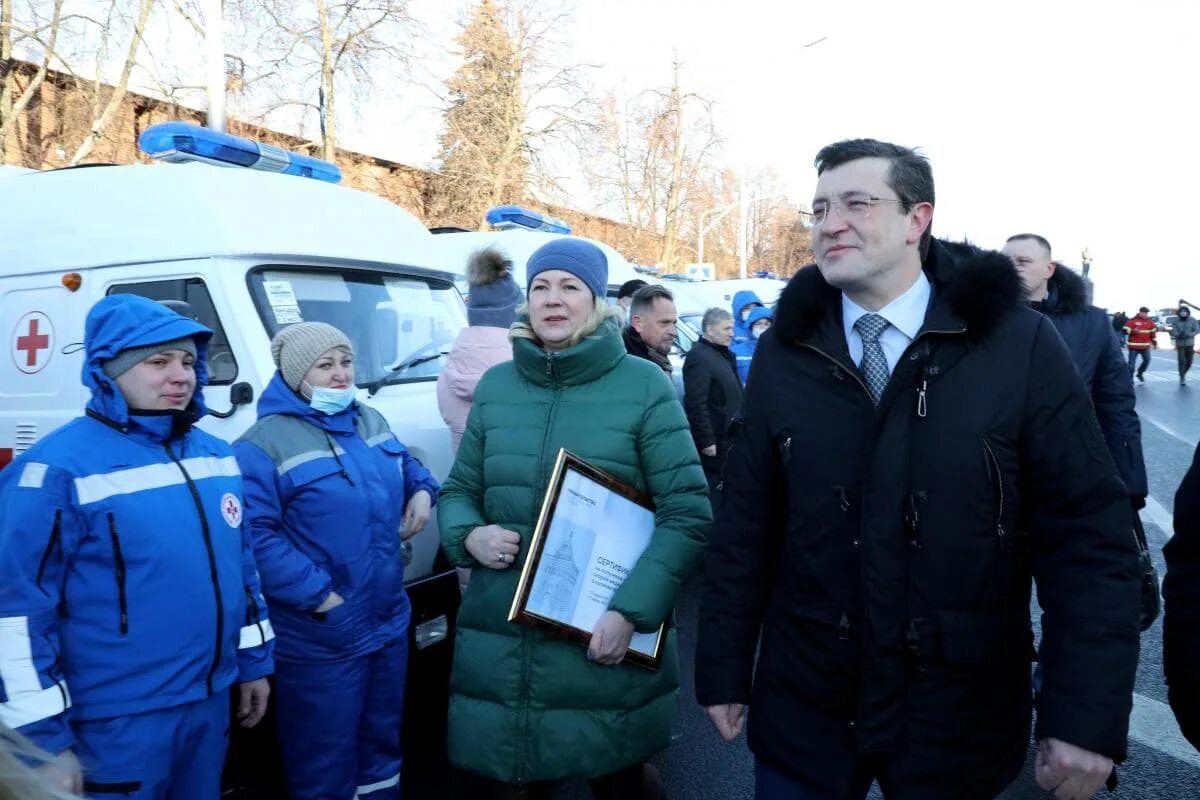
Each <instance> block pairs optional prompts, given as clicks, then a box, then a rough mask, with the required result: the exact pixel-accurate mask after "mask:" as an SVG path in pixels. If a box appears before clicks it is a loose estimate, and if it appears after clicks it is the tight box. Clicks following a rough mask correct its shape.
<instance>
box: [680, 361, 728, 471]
mask: <svg viewBox="0 0 1200 800" xmlns="http://www.w3.org/2000/svg"><path fill="white" fill-rule="evenodd" d="M741 404H742V383H741V381H740V380H738V374H737V364H736V362H735V360H734V357H733V353H731V352H730V351H729V348H728V347H724V346H722V345H719V344H713V343H712V342H710V341H709V340H708V339H700V340H699V341H697V342H696V343H695V344H694V345H692V349H691V350H689V351H688V354H687V357H686V358H684V360H683V410H684V412H685V413H686V414H687V419H688V425H690V426H691V429H692V439H693V441H695V443H696V449H697V450H698V451H700V464H701V465H702V466H703V467H704V472H705V474H706V475H715V474H717V473H718V472H719V471H720V466H721V462H722V460H723V458H724V454H725V451H726V450H727V449H729V435H728V431H729V423H730V422H732V421H733V417H734V415H735V414H737V411H738V408H739V407H740V406H741ZM713 445H716V447H717V454H716V455H715V456H706V455H704V449H705V448H706V447H712V446H713Z"/></svg>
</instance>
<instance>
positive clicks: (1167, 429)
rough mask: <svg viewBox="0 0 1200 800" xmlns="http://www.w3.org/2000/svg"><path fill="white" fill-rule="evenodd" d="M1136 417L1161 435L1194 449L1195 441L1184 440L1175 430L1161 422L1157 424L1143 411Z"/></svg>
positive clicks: (1156, 421)
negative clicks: (1154, 428) (1161, 433)
mask: <svg viewBox="0 0 1200 800" xmlns="http://www.w3.org/2000/svg"><path fill="white" fill-rule="evenodd" d="M1138 416H1139V417H1141V418H1142V420H1143V421H1144V422H1149V423H1150V424H1151V425H1153V426H1154V427H1156V428H1158V429H1159V430H1160V431H1162V432H1163V433H1165V434H1166V435H1167V436H1170V437H1171V438H1172V439H1175V440H1177V441H1180V442H1183V443H1184V444H1186V445H1187V446H1188V447H1195V446H1196V442H1195V440H1193V439H1188V438H1185V437H1184V435H1183V434H1182V433H1180V432H1179V431H1177V430H1175V429H1174V428H1172V427H1170V426H1169V425H1164V424H1162V423H1161V422H1159V421H1158V420H1156V419H1154V418H1153V417H1151V416H1150V415H1148V414H1147V413H1146V412H1145V411H1139V412H1138Z"/></svg>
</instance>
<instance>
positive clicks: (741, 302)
mask: <svg viewBox="0 0 1200 800" xmlns="http://www.w3.org/2000/svg"><path fill="white" fill-rule="evenodd" d="M756 304H757V305H760V306H761V305H762V304H763V301H762V300H759V299H758V295H757V294H756V293H754V292H752V291H750V290H748V289H744V290H742V291H740V292H737V293H736V294H734V296H733V304H732V308H733V343H734V344H737V343H739V342H744V341H746V340H747V339H749V338H750V326H749V324H747V322H743V321H742V309H743V308H745V307H746V306H749V305H756Z"/></svg>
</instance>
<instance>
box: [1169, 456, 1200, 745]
mask: <svg viewBox="0 0 1200 800" xmlns="http://www.w3.org/2000/svg"><path fill="white" fill-rule="evenodd" d="M1163 556H1164V557H1165V558H1166V559H1167V574H1166V575H1165V576H1163V671H1164V672H1165V673H1166V676H1167V699H1168V700H1169V701H1170V703H1171V709H1172V710H1173V711H1174V712H1175V719H1177V720H1179V728H1180V730H1182V731H1183V735H1184V736H1186V737H1187V739H1188V741H1189V742H1191V743H1192V746H1193V747H1195V748H1196V749H1198V750H1200V635H1197V634H1198V632H1200V448H1197V450H1196V455H1195V456H1194V457H1193V458H1192V468H1191V469H1189V470H1188V472H1187V475H1185V476H1184V478H1183V483H1181V484H1180V485H1179V491H1178V492H1176V494H1175V535H1174V536H1172V537H1171V541H1169V542H1167V546H1166V547H1164V548H1163Z"/></svg>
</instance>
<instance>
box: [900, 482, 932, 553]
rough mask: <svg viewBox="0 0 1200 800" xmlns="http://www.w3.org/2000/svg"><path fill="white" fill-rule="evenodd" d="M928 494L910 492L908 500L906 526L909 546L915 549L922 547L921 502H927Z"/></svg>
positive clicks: (905, 514)
mask: <svg viewBox="0 0 1200 800" xmlns="http://www.w3.org/2000/svg"><path fill="white" fill-rule="evenodd" d="M926 497H928V494H926V493H925V492H921V491H917V492H909V493H908V497H907V498H906V502H907V503H908V506H907V508H905V509H904V528H905V530H906V531H907V532H908V546H909V547H911V548H912V549H913V550H920V549H921V536H920V525H921V503H924V502H925V498H926Z"/></svg>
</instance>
